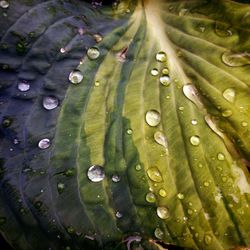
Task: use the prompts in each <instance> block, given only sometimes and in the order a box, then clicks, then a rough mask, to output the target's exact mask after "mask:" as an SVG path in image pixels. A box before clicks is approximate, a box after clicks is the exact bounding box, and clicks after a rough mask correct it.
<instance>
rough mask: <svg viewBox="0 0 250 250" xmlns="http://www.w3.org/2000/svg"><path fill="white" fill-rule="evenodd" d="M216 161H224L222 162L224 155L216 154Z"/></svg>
mask: <svg viewBox="0 0 250 250" xmlns="http://www.w3.org/2000/svg"><path fill="white" fill-rule="evenodd" d="M217 159H218V160H219V161H224V160H225V155H224V154H223V153H218V154H217Z"/></svg>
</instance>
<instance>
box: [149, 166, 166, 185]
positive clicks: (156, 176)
mask: <svg viewBox="0 0 250 250" xmlns="http://www.w3.org/2000/svg"><path fill="white" fill-rule="evenodd" d="M147 174H148V177H149V178H150V179H151V180H152V181H155V182H162V176H161V173H160V171H159V170H158V168H157V167H151V168H149V169H148V170H147Z"/></svg>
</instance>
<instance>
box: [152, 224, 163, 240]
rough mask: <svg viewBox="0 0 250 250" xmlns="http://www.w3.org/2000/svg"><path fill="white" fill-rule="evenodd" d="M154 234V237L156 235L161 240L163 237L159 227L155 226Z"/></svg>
mask: <svg viewBox="0 0 250 250" xmlns="http://www.w3.org/2000/svg"><path fill="white" fill-rule="evenodd" d="M154 235H155V237H156V238H157V239H159V240H162V239H163V237H164V233H163V231H162V230H161V229H160V228H159V227H157V228H156V229H155V232H154Z"/></svg>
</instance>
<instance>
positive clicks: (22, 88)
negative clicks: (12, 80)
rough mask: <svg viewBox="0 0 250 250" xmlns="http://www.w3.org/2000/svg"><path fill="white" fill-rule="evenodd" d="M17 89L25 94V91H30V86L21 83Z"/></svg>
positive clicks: (23, 82)
mask: <svg viewBox="0 0 250 250" xmlns="http://www.w3.org/2000/svg"><path fill="white" fill-rule="evenodd" d="M17 88H18V90H20V91H21V92H25V91H28V90H29V89H30V84H29V83H27V82H26V81H21V82H19V83H18V85H17Z"/></svg>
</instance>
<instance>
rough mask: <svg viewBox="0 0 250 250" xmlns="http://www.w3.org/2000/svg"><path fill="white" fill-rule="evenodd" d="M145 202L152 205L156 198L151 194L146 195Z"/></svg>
mask: <svg viewBox="0 0 250 250" xmlns="http://www.w3.org/2000/svg"><path fill="white" fill-rule="evenodd" d="M146 201H147V202H149V203H154V202H155V201H156V197H155V195H154V194H153V193H147V195H146Z"/></svg>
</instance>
